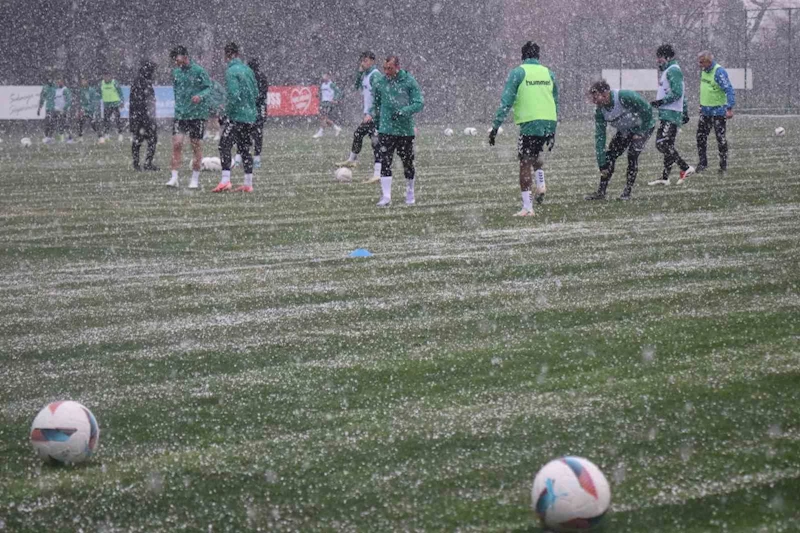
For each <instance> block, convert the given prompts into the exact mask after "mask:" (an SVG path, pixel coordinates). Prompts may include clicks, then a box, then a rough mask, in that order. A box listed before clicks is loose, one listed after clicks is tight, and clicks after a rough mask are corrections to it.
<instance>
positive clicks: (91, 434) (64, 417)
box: [31, 401, 100, 464]
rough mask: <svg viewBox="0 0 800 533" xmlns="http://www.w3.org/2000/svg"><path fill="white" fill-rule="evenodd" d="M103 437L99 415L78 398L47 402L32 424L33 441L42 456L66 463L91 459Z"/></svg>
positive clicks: (49, 459)
mask: <svg viewBox="0 0 800 533" xmlns="http://www.w3.org/2000/svg"><path fill="white" fill-rule="evenodd" d="M99 441H100V427H99V426H98V425H97V419H95V417H94V415H93V414H92V413H91V411H89V410H88V409H87V408H86V407H84V406H83V405H81V404H79V403H78V402H72V401H64V402H53V403H51V404H48V405H46V406H45V407H44V409H42V410H41V411H39V414H38V415H36V418H34V420H33V425H32V426H31V444H33V449H34V450H36V453H37V454H39V457H41V458H42V459H45V460H47V461H55V462H58V463H64V464H76V463H82V462H84V461H86V460H87V459H89V458H90V457H91V456H92V455H93V454H94V452H95V450H96V449H97V444H98V442H99Z"/></svg>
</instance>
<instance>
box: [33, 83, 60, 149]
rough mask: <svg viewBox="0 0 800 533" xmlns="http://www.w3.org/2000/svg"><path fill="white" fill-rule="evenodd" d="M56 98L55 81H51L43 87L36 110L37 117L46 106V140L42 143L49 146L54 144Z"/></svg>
mask: <svg viewBox="0 0 800 533" xmlns="http://www.w3.org/2000/svg"><path fill="white" fill-rule="evenodd" d="M55 96H56V85H55V83H53V80H51V79H49V78H48V80H47V81H45V83H44V85H42V92H41V93H40V95H39V107H38V109H36V116H37V117H38V116H39V115H40V114H41V113H42V106H44V139H42V142H43V143H45V144H49V143H51V142H53V137H52V135H53V129H54V128H55V120H54V117H53V107H54V105H55V102H54V98H55Z"/></svg>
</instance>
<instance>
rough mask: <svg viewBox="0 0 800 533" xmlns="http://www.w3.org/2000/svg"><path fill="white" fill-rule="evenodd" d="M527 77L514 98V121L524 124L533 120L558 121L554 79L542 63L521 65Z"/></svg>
mask: <svg viewBox="0 0 800 533" xmlns="http://www.w3.org/2000/svg"><path fill="white" fill-rule="evenodd" d="M520 67H522V70H524V71H525V79H524V80H522V83H520V84H519V88H518V89H517V99H516V100H514V122H515V123H516V124H523V123H525V122H531V121H532V120H552V121H556V120H557V119H558V117H557V116H556V100H555V98H553V79H552V78H551V77H550V71H549V70H548V69H547V67H545V66H542V65H528V64H523V65H520Z"/></svg>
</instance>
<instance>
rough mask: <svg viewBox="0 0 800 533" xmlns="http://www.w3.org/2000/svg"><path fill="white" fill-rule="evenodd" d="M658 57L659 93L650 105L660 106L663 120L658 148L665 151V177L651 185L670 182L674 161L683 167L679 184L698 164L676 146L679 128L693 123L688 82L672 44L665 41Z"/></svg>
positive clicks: (659, 111)
mask: <svg viewBox="0 0 800 533" xmlns="http://www.w3.org/2000/svg"><path fill="white" fill-rule="evenodd" d="M656 59H657V60H658V70H659V73H660V74H659V79H658V93H657V95H656V99H655V100H653V101H652V102H650V105H651V106H653V107H655V108H656V109H658V118H659V120H660V121H661V122H660V124H659V125H658V130H657V132H656V148H657V149H658V151H659V152H661V153H662V154H664V169H663V171H662V172H661V178H660V179H657V180H653V181H651V182H649V183H648V185H669V173H670V172H671V171H672V166H673V165H674V164H677V165H678V168H680V176H679V177H678V182H677V183H678V185H683V183H684V182H685V181H686V178H688V177H689V176H691V175H692V174H694V167H693V166H691V165H689V163H687V162H686V161H684V160H683V158H682V157H681V155H680V154H679V153H678V150H677V148H675V140H676V138H677V137H678V130H679V129H680V127H681V126H682V125H683V124H686V123H687V122H689V113H688V111H687V106H686V84H685V83H684V81H683V71H682V70H681V67H680V65H678V61H677V60H676V59H675V50H674V49H673V48H672V45H669V44H663V45H661V46H659V47H658V49H657V50H656Z"/></svg>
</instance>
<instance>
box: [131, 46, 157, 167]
mask: <svg viewBox="0 0 800 533" xmlns="http://www.w3.org/2000/svg"><path fill="white" fill-rule="evenodd" d="M155 69H156V66H155V65H154V64H153V63H152V62H150V61H144V62H142V64H141V66H140V67H139V74H138V75H137V76H136V79H135V80H134V81H133V85H131V94H130V103H129V105H130V115H129V116H130V119H129V121H128V122H129V124H130V130H131V137H132V139H133V140H132V142H131V155H132V156H133V168H134V170H137V171H138V170H142V169H144V170H158V167H156V166H155V165H153V157H154V156H155V154H156V144H157V143H158V130H157V128H156V94H155V91H154V90H153V73H154V72H155ZM145 141H147V155H146V156H145V163H144V167H140V166H139V151H140V150H141V147H142V143H144V142H145Z"/></svg>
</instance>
